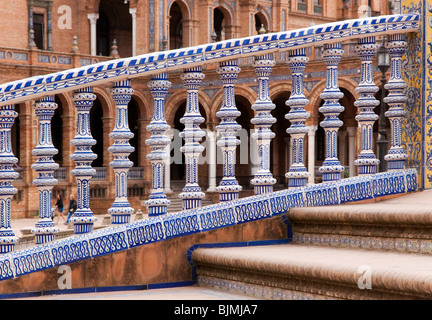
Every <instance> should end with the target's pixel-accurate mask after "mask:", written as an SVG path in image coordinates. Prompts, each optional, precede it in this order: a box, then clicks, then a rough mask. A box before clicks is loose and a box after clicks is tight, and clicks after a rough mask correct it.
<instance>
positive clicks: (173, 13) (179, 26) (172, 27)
mask: <svg viewBox="0 0 432 320" xmlns="http://www.w3.org/2000/svg"><path fill="white" fill-rule="evenodd" d="M169 41H170V42H169V43H170V46H169V48H170V49H179V48H182V47H183V15H182V11H181V8H180V6H179V4H178V3H177V2H174V3H173V4H172V5H171V9H170V20H169Z"/></svg>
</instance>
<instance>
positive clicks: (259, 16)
mask: <svg viewBox="0 0 432 320" xmlns="http://www.w3.org/2000/svg"><path fill="white" fill-rule="evenodd" d="M261 28H264V30H265V31H266V32H269V25H268V22H267V19H266V17H265V16H264V14H263V13H262V12H257V13H255V31H256V34H259V32H260V30H261Z"/></svg>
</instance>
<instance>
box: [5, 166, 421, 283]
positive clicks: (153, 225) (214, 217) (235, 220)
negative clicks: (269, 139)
mask: <svg viewBox="0 0 432 320" xmlns="http://www.w3.org/2000/svg"><path fill="white" fill-rule="evenodd" d="M416 189H417V171H416V170H415V169H407V170H397V171H392V172H383V173H377V174H375V175H371V176H364V177H354V178H347V179H342V180H338V181H333V182H328V183H322V184H317V185H311V186H306V187H298V188H290V189H286V190H281V191H277V192H273V193H267V194H262V195H258V196H251V197H247V198H241V199H238V200H233V201H230V202H221V203H217V204H213V205H209V206H206V207H201V208H198V209H191V210H185V211H180V212H176V213H169V214H166V215H163V216H155V217H150V218H147V219H143V220H139V221H135V222H131V223H128V224H124V225H120V226H114V227H106V228H104V229H101V230H96V231H92V232H90V233H87V234H82V235H75V236H72V237H69V238H64V239H60V240H56V241H53V242H51V243H49V244H44V245H40V246H35V247H31V248H28V249H24V250H19V251H15V252H13V253H9V254H5V255H2V256H0V280H5V279H9V278H13V277H17V276H21V275H24V274H28V273H31V272H36V271H40V270H45V269H48V268H52V267H57V266H60V265H62V264H69V263H71V262H75V261H79V260H84V259H89V258H93V257H98V256H103V255H107V254H111V253H113V252H117V251H122V250H126V249H129V248H133V247H137V246H141V245H145V244H148V243H153V242H157V241H163V240H166V239H170V238H175V237H181V236H185V235H188V234H194V233H199V232H205V231H208V230H212V229H217V228H223V227H227V226H232V225H237V224H241V223H245V222H249V221H254V220H260V219H265V218H269V217H273V216H277V215H281V214H285V213H286V212H287V211H288V210H289V209H290V208H292V207H303V206H323V205H334V204H341V203H346V202H353V201H358V200H364V199H372V198H374V197H379V196H383V195H390V194H399V193H404V192H409V191H415V190H416Z"/></svg>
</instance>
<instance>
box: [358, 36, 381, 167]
mask: <svg viewBox="0 0 432 320" xmlns="http://www.w3.org/2000/svg"><path fill="white" fill-rule="evenodd" d="M377 50H378V45H377V44H376V43H375V37H366V38H362V39H359V41H358V45H357V46H356V51H357V54H358V55H359V56H360V59H361V77H360V83H359V85H358V87H357V88H356V89H355V90H356V92H357V93H358V94H359V99H358V100H357V101H356V102H354V105H355V106H356V107H357V108H359V113H358V115H357V116H356V120H357V121H358V123H359V127H360V133H361V151H360V154H359V156H358V159H357V160H355V161H354V165H356V166H357V167H358V174H359V175H367V174H375V173H376V171H377V166H378V164H379V160H378V159H377V158H376V157H375V154H374V152H373V125H374V122H375V121H376V120H377V119H378V115H377V114H375V112H374V108H375V107H376V106H377V105H378V104H379V101H378V100H376V99H375V96H374V94H375V93H376V92H377V91H378V90H379V89H378V87H377V86H376V85H375V83H374V81H373V72H372V59H373V57H374V56H375V53H376V52H377Z"/></svg>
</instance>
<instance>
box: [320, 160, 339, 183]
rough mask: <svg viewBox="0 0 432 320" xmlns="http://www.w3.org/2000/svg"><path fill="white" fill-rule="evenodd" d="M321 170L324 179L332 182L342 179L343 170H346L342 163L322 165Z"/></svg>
mask: <svg viewBox="0 0 432 320" xmlns="http://www.w3.org/2000/svg"><path fill="white" fill-rule="evenodd" d="M318 170H319V172H321V173H322V181H323V182H330V181H337V180H340V179H341V177H342V172H344V171H345V167H344V166H341V165H340V164H335V165H325V164H324V165H323V166H322V167H320V168H319V169H318Z"/></svg>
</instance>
